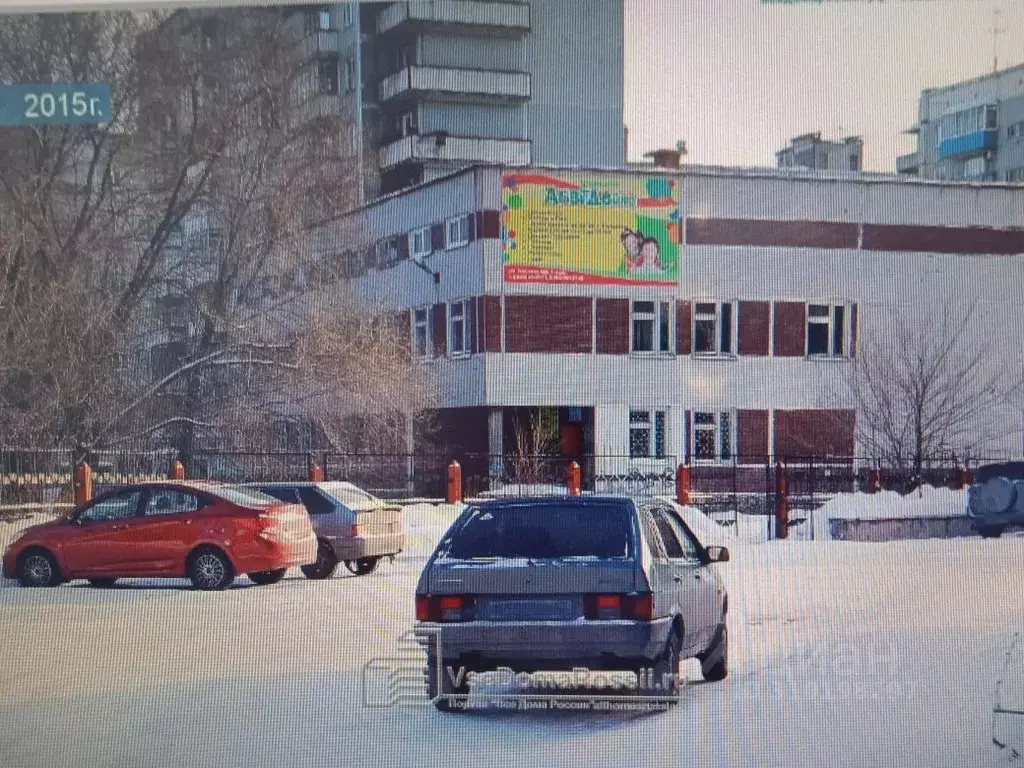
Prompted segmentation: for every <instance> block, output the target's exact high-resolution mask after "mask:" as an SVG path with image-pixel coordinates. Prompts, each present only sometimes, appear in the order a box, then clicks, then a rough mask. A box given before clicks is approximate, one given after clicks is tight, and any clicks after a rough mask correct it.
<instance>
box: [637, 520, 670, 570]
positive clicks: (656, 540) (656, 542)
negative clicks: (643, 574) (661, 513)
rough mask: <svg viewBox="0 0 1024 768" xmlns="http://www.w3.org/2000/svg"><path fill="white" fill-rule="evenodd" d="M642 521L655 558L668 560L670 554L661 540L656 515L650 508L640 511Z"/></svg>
mask: <svg viewBox="0 0 1024 768" xmlns="http://www.w3.org/2000/svg"><path fill="white" fill-rule="evenodd" d="M640 521H641V523H642V524H643V526H644V533H645V534H646V536H647V541H648V542H649V543H650V545H651V554H652V555H653V556H654V559H655V560H667V559H668V554H667V553H666V551H665V544H664V542H663V541H662V540H661V533H659V532H658V526H657V525H656V524H655V522H654V515H652V514H651V511H650V510H649V509H645V510H642V511H641V512H640Z"/></svg>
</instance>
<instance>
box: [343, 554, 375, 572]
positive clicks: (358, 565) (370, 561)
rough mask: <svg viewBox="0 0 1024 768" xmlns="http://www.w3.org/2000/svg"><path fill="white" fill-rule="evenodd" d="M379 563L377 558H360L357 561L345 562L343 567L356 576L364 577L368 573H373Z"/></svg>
mask: <svg viewBox="0 0 1024 768" xmlns="http://www.w3.org/2000/svg"><path fill="white" fill-rule="evenodd" d="M379 562H380V558H379V557H361V558H359V559H358V560H346V561H345V567H346V568H348V569H349V570H350V571H351V572H352V573H353V574H355V575H356V576H365V575H366V574H368V573H373V572H374V570H376V568H377V563H379Z"/></svg>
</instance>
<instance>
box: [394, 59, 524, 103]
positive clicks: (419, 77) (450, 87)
mask: <svg viewBox="0 0 1024 768" xmlns="http://www.w3.org/2000/svg"><path fill="white" fill-rule="evenodd" d="M401 96H406V97H408V96H426V97H430V96H436V97H439V98H442V99H444V100H446V101H451V100H455V101H479V100H484V101H487V102H493V101H500V102H520V101H525V100H527V99H529V98H530V76H529V75H528V74H526V73H525V72H495V71H491V70H485V69H455V68H451V67H406V68H405V69H403V70H400V71H398V72H396V73H395V74H393V75H390V76H388V77H385V78H384V79H383V80H381V83H380V100H381V101H382V102H386V101H390V100H391V99H395V98H398V97H401Z"/></svg>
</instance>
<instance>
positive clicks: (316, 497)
mask: <svg viewBox="0 0 1024 768" xmlns="http://www.w3.org/2000/svg"><path fill="white" fill-rule="evenodd" d="M299 499H300V500H301V501H302V505H303V506H304V507H305V508H306V511H307V512H309V514H311V515H327V514H330V513H331V512H333V511H334V504H333V503H332V502H330V501H328V500H327V499H325V498H324V497H323V496H322V495H321V494H320V492H319V491H318V490H317V489H316V488H299Z"/></svg>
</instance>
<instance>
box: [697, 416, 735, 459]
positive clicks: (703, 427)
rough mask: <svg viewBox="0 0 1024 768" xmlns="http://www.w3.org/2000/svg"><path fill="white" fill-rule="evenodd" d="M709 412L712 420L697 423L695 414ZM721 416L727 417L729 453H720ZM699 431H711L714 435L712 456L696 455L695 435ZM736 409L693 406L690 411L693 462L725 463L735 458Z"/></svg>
mask: <svg viewBox="0 0 1024 768" xmlns="http://www.w3.org/2000/svg"><path fill="white" fill-rule="evenodd" d="M698 414H701V415H705V414H710V415H711V416H713V417H714V422H713V423H712V424H710V425H708V424H706V423H705V424H698V423H697V415H698ZM722 416H727V417H728V419H729V455H728V456H723V455H722V439H721V438H722ZM700 432H711V433H713V434H714V436H715V450H714V456H713V457H712V458H706V457H702V456H698V455H697V435H698V433H700ZM736 437H737V435H736V410H735V409H733V408H724V409H718V410H698V409H696V408H694V409H693V410H692V411H691V412H690V435H689V438H690V453H691V457H690V458H691V460H692V461H693V463H694V464H725V463H727V462H733V461H734V460H735V459H736V455H737V454H736Z"/></svg>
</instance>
